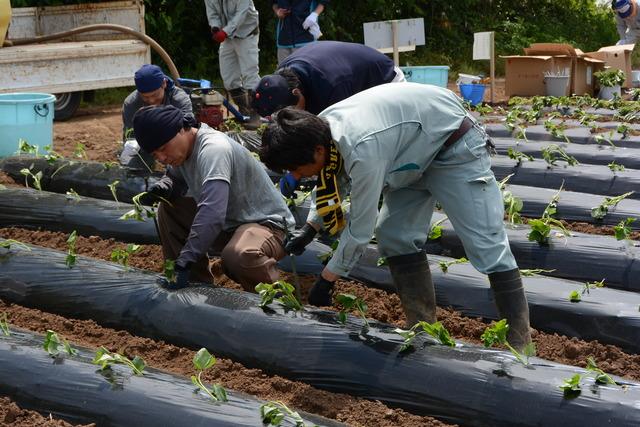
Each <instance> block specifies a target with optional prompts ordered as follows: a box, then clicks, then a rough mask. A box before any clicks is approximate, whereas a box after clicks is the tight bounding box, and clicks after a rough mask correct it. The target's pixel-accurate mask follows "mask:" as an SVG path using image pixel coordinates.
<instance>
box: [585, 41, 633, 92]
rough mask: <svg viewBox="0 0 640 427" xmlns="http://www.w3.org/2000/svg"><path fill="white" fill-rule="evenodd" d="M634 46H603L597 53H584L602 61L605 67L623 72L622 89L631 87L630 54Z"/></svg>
mask: <svg viewBox="0 0 640 427" xmlns="http://www.w3.org/2000/svg"><path fill="white" fill-rule="evenodd" d="M634 47H635V44H622V45H620V46H605V47H601V48H600V49H598V51H597V52H588V53H585V55H586V56H588V57H590V58H594V59H599V60H601V61H604V63H605V65H606V66H607V67H610V68H612V69H614V70H622V71H624V75H625V77H626V78H625V81H624V83H623V84H622V87H626V88H630V87H632V86H633V75H632V73H631V52H632V51H633V48H634Z"/></svg>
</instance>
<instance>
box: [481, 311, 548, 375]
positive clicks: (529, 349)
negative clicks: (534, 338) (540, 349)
mask: <svg viewBox="0 0 640 427" xmlns="http://www.w3.org/2000/svg"><path fill="white" fill-rule="evenodd" d="M507 332H509V325H508V324H507V319H502V320H500V321H499V322H496V323H494V324H493V326H489V327H488V328H487V329H485V331H484V332H483V333H482V336H480V339H481V340H482V343H483V344H484V346H485V347H487V348H489V347H491V346H493V345H495V344H501V345H504V346H505V347H507V348H508V349H509V351H510V352H511V353H512V354H513V355H514V356H515V357H516V359H518V362H520V363H522V364H523V365H524V366H527V365H529V358H530V357H531V356H535V354H536V346H535V344H534V343H533V342H531V343H529V344H527V345H526V346H525V348H524V349H523V351H522V354H520V352H518V350H516V349H515V348H513V347H512V346H511V344H509V341H507Z"/></svg>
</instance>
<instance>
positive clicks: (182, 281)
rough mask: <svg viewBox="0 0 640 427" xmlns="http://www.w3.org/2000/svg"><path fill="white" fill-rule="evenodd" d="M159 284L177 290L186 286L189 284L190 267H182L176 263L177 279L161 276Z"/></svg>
mask: <svg viewBox="0 0 640 427" xmlns="http://www.w3.org/2000/svg"><path fill="white" fill-rule="evenodd" d="M158 284H159V285H160V286H161V287H163V288H165V289H169V290H172V291H173V290H177V289H182V288H186V287H187V286H189V268H188V267H180V266H179V265H176V280H175V282H172V281H170V280H169V279H167V278H166V277H161V278H160V279H158Z"/></svg>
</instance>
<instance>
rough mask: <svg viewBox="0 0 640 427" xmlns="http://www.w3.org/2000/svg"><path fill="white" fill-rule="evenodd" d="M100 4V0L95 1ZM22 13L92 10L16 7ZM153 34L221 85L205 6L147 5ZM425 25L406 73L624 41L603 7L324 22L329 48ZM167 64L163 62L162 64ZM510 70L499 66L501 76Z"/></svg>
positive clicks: (433, 10)
mask: <svg viewBox="0 0 640 427" xmlns="http://www.w3.org/2000/svg"><path fill="white" fill-rule="evenodd" d="M94 2H95V0H94ZM11 3H12V5H13V6H14V7H20V6H47V5H60V4H76V3H88V1H70V0H12V2H11ZM144 3H145V6H146V27H147V28H146V30H147V34H149V35H150V36H151V37H153V38H154V39H155V40H157V41H158V42H159V43H160V44H161V45H162V46H163V47H164V48H165V49H166V50H167V52H169V54H170V55H171V56H172V58H173V60H174V62H175V63H176V65H177V67H178V69H179V71H180V73H181V75H182V76H184V77H191V78H208V79H210V80H214V81H219V72H218V58H217V46H215V45H214V44H213V43H212V42H211V40H210V37H209V26H208V23H207V19H206V11H205V6H204V1H203V0H144ZM254 3H255V5H256V8H257V9H258V10H259V12H260V66H261V73H262V74H266V73H269V72H272V71H273V69H274V68H275V66H276V47H275V41H274V39H275V18H274V14H273V11H272V9H271V1H270V0H254ZM416 17H423V18H424V22H425V36H426V45H425V46H421V47H418V48H417V49H416V51H415V52H412V53H402V54H401V55H400V61H401V65H406V64H410V65H449V66H450V67H451V69H452V71H451V72H450V76H452V75H455V72H457V71H459V72H486V71H487V70H488V61H472V60H471V52H472V44H473V33H474V32H478V31H495V32H496V52H497V54H498V55H513V54H521V53H522V48H523V47H526V46H528V45H529V44H530V43H533V42H566V43H571V44H572V45H574V46H575V47H578V48H580V49H582V50H583V51H585V52H589V51H593V50H597V49H598V48H600V47H601V46H607V45H612V44H615V42H616V41H617V40H618V37H617V34H616V30H615V22H614V17H613V13H612V11H611V9H610V7H608V5H605V6H597V5H596V0H563V1H558V0H455V1H452V0H428V1H417V0H357V1H354V0H333V1H332V3H331V4H330V6H329V7H328V8H327V10H326V12H325V14H323V16H322V17H321V20H320V24H321V27H322V31H323V33H324V37H325V39H327V40H343V41H353V42H360V43H362V42H363V41H364V40H363V31H362V24H363V23H364V22H371V21H382V20H388V19H405V18H416ZM158 61H159V59H158V58H157V57H156V58H155V62H158ZM502 67H503V63H502V61H500V60H499V61H498V71H499V72H500V71H501V70H502Z"/></svg>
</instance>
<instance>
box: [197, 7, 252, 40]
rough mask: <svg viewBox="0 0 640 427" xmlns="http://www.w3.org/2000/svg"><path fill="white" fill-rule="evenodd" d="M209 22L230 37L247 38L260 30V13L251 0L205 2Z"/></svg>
mask: <svg viewBox="0 0 640 427" xmlns="http://www.w3.org/2000/svg"><path fill="white" fill-rule="evenodd" d="M204 5H205V6H206V9H207V20H208V21H209V26H210V27H211V28H213V27H217V28H220V29H221V30H222V31H224V32H225V33H227V36H229V37H235V38H239V39H243V38H246V37H247V36H248V35H249V34H251V33H253V32H254V31H255V30H256V29H257V28H258V11H257V10H256V8H255V6H254V5H253V1H251V0H205V2H204Z"/></svg>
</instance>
